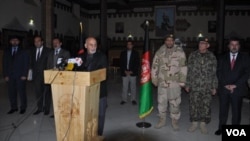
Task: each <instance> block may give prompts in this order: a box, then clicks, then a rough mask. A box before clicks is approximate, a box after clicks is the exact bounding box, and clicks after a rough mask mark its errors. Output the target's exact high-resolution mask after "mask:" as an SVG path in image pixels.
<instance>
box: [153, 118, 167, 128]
mask: <svg viewBox="0 0 250 141" xmlns="http://www.w3.org/2000/svg"><path fill="white" fill-rule="evenodd" d="M164 126H166V116H165V117H163V116H160V118H159V121H158V123H157V124H156V125H155V128H156V129H160V128H161V127H164Z"/></svg>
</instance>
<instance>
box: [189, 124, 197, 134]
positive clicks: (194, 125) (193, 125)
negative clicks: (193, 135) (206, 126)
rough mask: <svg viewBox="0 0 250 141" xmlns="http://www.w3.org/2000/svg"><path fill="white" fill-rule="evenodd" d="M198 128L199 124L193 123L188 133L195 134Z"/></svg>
mask: <svg viewBox="0 0 250 141" xmlns="http://www.w3.org/2000/svg"><path fill="white" fill-rule="evenodd" d="M197 127H198V122H192V125H191V126H190V127H189V128H188V132H194V131H195V130H196V129H197Z"/></svg>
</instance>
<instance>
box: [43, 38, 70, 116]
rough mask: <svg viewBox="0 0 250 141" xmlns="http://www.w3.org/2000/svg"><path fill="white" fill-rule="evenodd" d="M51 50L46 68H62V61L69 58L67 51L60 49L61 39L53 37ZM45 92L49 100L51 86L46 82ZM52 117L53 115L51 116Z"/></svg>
mask: <svg viewBox="0 0 250 141" xmlns="http://www.w3.org/2000/svg"><path fill="white" fill-rule="evenodd" d="M52 43H53V50H52V51H51V52H50V53H49V56H48V61H47V69H63V68H62V67H63V66H62V65H61V64H62V63H63V61H66V60H67V59H68V58H70V53H69V51H67V50H65V49H62V48H61V46H62V40H61V39H60V38H58V37H55V38H53V41H52ZM46 93H47V95H50V101H51V95H52V92H51V86H50V85H49V84H48V85H46ZM51 117H52V118H53V117H54V116H53V115H52V116H51Z"/></svg>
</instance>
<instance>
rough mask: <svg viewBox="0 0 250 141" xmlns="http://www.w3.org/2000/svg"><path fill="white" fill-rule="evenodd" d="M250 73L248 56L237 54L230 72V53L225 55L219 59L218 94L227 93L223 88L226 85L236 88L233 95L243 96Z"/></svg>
mask: <svg viewBox="0 0 250 141" xmlns="http://www.w3.org/2000/svg"><path fill="white" fill-rule="evenodd" d="M249 73H250V63H249V55H247V54H243V53H240V52H239V53H238V55H237V58H236V61H235V65H234V68H233V69H232V70H231V65H230V53H226V54H224V55H223V56H221V57H220V58H219V61H218V69H217V76H218V80H219V94H220V93H229V91H228V90H227V89H226V88H225V87H224V86H225V85H228V84H234V85H236V86H237V88H236V89H235V90H234V93H235V94H237V95H239V96H244V95H245V94H246V92H247V80H248V78H249Z"/></svg>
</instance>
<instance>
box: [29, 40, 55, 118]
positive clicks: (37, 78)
mask: <svg viewBox="0 0 250 141" xmlns="http://www.w3.org/2000/svg"><path fill="white" fill-rule="evenodd" d="M43 43H44V42H43V39H42V37H41V36H36V37H35V38H34V46H35V48H34V49H33V50H32V51H31V61H30V62H31V65H30V66H31V69H32V72H33V73H32V74H33V75H32V78H33V82H34V87H35V93H36V98H37V110H36V112H35V113H33V114H34V115H37V114H39V113H40V112H44V115H48V114H49V111H50V98H48V94H47V93H45V84H44V75H43V71H44V70H46V68H47V61H48V54H49V52H50V51H51V50H50V49H49V48H47V47H45V46H44V45H43Z"/></svg>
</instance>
